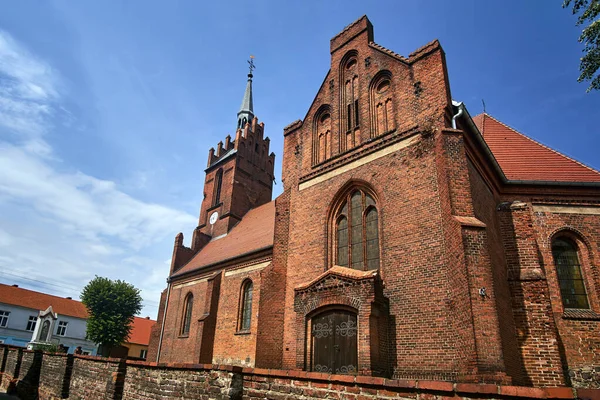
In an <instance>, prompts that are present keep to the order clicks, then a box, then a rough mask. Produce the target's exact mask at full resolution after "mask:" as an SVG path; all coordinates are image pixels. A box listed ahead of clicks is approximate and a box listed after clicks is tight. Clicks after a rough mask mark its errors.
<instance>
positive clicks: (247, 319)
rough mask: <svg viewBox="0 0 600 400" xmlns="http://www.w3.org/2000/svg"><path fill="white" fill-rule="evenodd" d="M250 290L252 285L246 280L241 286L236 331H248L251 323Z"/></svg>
mask: <svg viewBox="0 0 600 400" xmlns="http://www.w3.org/2000/svg"><path fill="white" fill-rule="evenodd" d="M252 289H253V285H252V281H251V280H246V281H245V282H244V283H243V284H242V292H241V296H240V312H239V315H240V316H239V322H238V331H249V330H250V323H251V322H252Z"/></svg>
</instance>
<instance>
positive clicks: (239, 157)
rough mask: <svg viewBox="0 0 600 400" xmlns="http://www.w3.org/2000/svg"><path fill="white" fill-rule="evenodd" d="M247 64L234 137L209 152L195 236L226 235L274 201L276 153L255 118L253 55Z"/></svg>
mask: <svg viewBox="0 0 600 400" xmlns="http://www.w3.org/2000/svg"><path fill="white" fill-rule="evenodd" d="M248 64H249V68H250V73H249V74H248V81H247V83H246V90H245V92H244V97H243V99H242V105H241V107H240V110H239V111H238V113H237V129H236V132H235V138H234V140H231V136H230V135H227V136H226V137H225V142H224V143H223V142H219V143H218V144H217V148H216V150H215V149H214V148H211V149H210V150H209V152H208V163H207V168H206V170H205V172H206V179H205V181H204V199H203V200H202V206H201V208H200V218H199V222H198V228H196V231H195V232H194V234H195V236H196V235H197V234H198V233H203V234H205V235H208V236H210V237H212V238H213V239H214V238H216V237H218V236H222V235H226V234H227V233H228V232H229V231H230V230H231V228H233V226H235V225H236V224H237V223H238V222H239V221H240V220H241V219H242V218H243V216H244V215H245V214H246V213H247V212H248V211H249V210H250V209H252V208H256V207H258V206H261V205H263V204H265V203H268V202H269V201H271V196H272V192H273V177H274V176H273V173H274V165H275V154H274V153H269V143H270V140H269V138H268V137H264V126H265V125H264V123H262V122H260V123H259V122H258V118H256V116H255V115H254V110H253V101H252V77H253V74H252V71H253V70H254V68H255V66H254V60H253V57H252V56H251V58H250V60H249V61H248ZM194 242H195V240H192V243H194ZM194 250H196V249H194Z"/></svg>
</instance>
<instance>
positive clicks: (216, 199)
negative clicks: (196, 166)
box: [213, 169, 223, 206]
mask: <svg viewBox="0 0 600 400" xmlns="http://www.w3.org/2000/svg"><path fill="white" fill-rule="evenodd" d="M222 183H223V170H222V169H219V170H218V171H217V173H216V174H215V184H214V185H215V196H214V198H213V206H216V205H217V204H219V203H220V202H221V185H222Z"/></svg>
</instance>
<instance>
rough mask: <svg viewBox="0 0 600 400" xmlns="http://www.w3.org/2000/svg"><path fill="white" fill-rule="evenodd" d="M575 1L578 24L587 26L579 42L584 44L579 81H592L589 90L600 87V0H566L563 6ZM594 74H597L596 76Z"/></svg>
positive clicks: (574, 11)
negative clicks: (599, 70) (599, 72)
mask: <svg viewBox="0 0 600 400" xmlns="http://www.w3.org/2000/svg"><path fill="white" fill-rule="evenodd" d="M571 2H572V3H573V15H576V14H579V15H578V17H577V25H583V24H585V23H587V22H589V23H590V24H589V25H588V26H586V27H585V28H584V29H583V31H582V32H581V36H579V42H580V43H583V44H584V48H583V52H584V53H585V55H584V56H583V57H582V58H581V63H580V64H579V71H580V72H581V74H580V75H579V78H577V81H578V82H583V81H592V82H591V83H590V86H589V87H588V89H587V91H588V92H590V91H591V90H592V89H595V90H598V89H600V74H596V73H597V72H598V69H599V68H600V18H599V17H598V16H599V15H600V0H574V1H573V0H564V2H563V8H565V7H569V5H570V4H571ZM594 75H596V76H595V77H594Z"/></svg>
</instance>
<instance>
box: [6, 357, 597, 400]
mask: <svg viewBox="0 0 600 400" xmlns="http://www.w3.org/2000/svg"><path fill="white" fill-rule="evenodd" d="M7 350H8V351H7ZM0 355H1V357H2V359H1V360H0V361H2V365H4V366H5V367H6V366H8V365H10V366H11V368H10V369H5V370H3V371H2V372H1V377H2V385H1V386H0V389H1V390H6V389H9V393H14V394H18V395H19V396H20V398H21V399H24V400H29V399H35V398H39V399H41V400H50V399H52V400H53V399H60V398H64V399H89V400H95V399H98V400H101V399H102V400H104V399H111V400H125V399H128V400H129V399H130V400H142V399H153V400H158V399H171V398H177V399H183V400H187V399H189V400H191V399H234V400H241V399H256V400H259V399H260V400H262V399H321V398H330V399H349V400H360V399H362V400H367V399H429V400H431V399H435V400H442V399H450V398H455V399H457V398H460V399H465V400H470V399H506V400H509V399H523V400H524V399H597V398H599V396H600V390H599V389H572V388H565V387H556V388H555V387H548V388H543V389H542V388H531V387H520V386H507V385H494V384H466V383H451V382H443V381H430V380H394V379H384V378H377V377H367V376H350V375H328V374H322V373H315V372H304V371H285V370H267V369H258V368H243V369H242V368H241V367H232V366H220V365H211V364H170V365H167V364H156V363H145V362H138V361H125V360H117V359H102V358H100V357H89V356H73V355H69V356H67V355H64V354H49V353H42V352H39V351H37V352H32V351H27V350H25V351H24V350H22V349H17V348H10V347H8V346H4V345H0ZM21 358H24V359H27V360H28V361H26V362H25V363H22V364H21V371H20V372H17V373H16V374H15V370H14V367H15V366H16V364H15V362H14V361H11V362H10V363H4V360H9V359H10V360H16V359H21ZM34 360H40V361H41V362H36V361H34ZM68 360H71V361H72V363H71V362H69V361H68ZM42 365H45V366H42ZM71 368H72V371H71ZM34 377H36V378H34ZM65 377H66V378H65Z"/></svg>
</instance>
